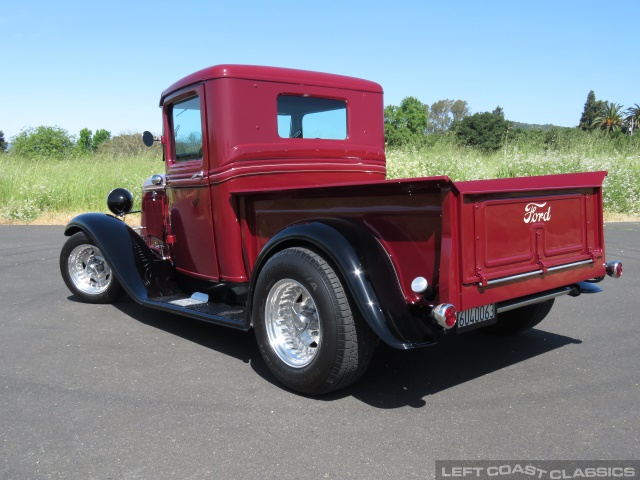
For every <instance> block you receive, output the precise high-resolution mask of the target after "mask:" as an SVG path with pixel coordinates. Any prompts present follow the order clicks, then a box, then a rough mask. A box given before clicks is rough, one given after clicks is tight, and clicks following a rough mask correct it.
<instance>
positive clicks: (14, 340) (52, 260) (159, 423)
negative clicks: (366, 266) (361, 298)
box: [0, 223, 640, 480]
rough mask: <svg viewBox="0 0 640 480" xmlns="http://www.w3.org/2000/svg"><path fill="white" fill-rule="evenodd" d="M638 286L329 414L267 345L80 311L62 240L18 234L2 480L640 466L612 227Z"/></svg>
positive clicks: (634, 359) (487, 341)
mask: <svg viewBox="0 0 640 480" xmlns="http://www.w3.org/2000/svg"><path fill="white" fill-rule="evenodd" d="M605 236H606V244H607V259H609V260H610V259H620V260H622V261H623V264H624V275H623V277H622V278H621V279H619V280H613V279H609V278H607V279H606V280H605V281H604V282H603V283H601V284H600V286H601V287H602V288H603V289H604V292H602V293H598V294H595V295H582V296H580V297H578V298H568V297H567V298H561V299H558V300H557V301H556V305H555V306H554V308H553V310H552V312H551V314H550V315H549V317H548V318H547V319H546V320H545V321H544V322H542V323H541V324H540V325H539V326H538V327H537V328H536V329H534V330H531V331H529V332H527V333H524V334H521V335H518V336H516V337H510V338H497V337H492V336H489V335H484V334H482V333H479V332H470V333H468V334H465V335H460V336H458V337H457V338H452V339H449V340H447V341H446V342H444V343H442V344H440V345H438V346H435V347H431V348H428V349H423V350H419V351H411V352H402V351H395V350H392V349H389V348H386V347H380V348H379V349H378V351H377V352H376V355H375V357H374V360H373V363H372V365H371V367H370V368H369V370H368V371H367V373H366V374H365V376H364V377H363V378H362V379H361V380H360V382H358V383H357V384H355V385H353V386H352V387H350V388H348V389H346V390H343V391H340V392H337V393H334V394H331V395H329V396H325V397H321V398H308V397H305V396H301V395H298V394H295V393H292V392H290V391H288V390H286V389H284V388H283V387H281V386H280V385H279V384H278V383H276V382H275V380H274V379H273V377H272V376H271V374H270V373H269V371H268V370H267V368H266V366H265V364H264V362H263V361H262V358H261V357H260V353H259V351H258V348H257V346H256V342H255V339H254V337H253V334H252V332H249V333H241V332H236V331H232V330H228V329H225V328H222V327H216V326H212V325H208V324H205V323H200V322H197V321H193V320H190V319H185V318H182V317H177V316H174V315H170V314H166V313H162V312H157V311H152V310H148V309H145V308H143V307H140V306H138V305H137V304H136V303H134V302H132V301H131V300H129V299H123V300H122V301H120V302H118V303H116V304H114V305H101V306H96V305H87V304H83V303H79V302H78V301H77V300H76V299H75V297H73V296H71V294H70V293H69V291H68V290H67V289H66V287H65V285H64V283H63V282H62V279H61V277H60V274H59V270H58V255H59V252H60V248H61V246H62V244H63V242H64V240H65V237H64V236H63V228H62V227H45V226H40V227H36V226H0V479H3V480H4V479H11V480H14V479H16V480H17V479H29V480H32V479H49V478H56V479H58V478H61V479H82V480H86V479H153V480H156V479H165V478H167V479H169V478H175V479H181V480H182V479H263V478H264V479H269V478H274V479H302V478H306V479H316V478H317V479H323V478H330V479H350V478H353V479H379V478H430V477H432V476H433V475H434V468H435V461H436V460H445V459H469V460H471V459H486V460H495V459H520V460H523V459H524V460H534V459H536V460H542V459H545V460H549V459H557V460H574V459H585V460H596V459H608V460H614V459H618V460H638V459H640V347H639V345H640V320H639V314H640V288H639V287H638V285H639V280H640V223H612V224H607V225H606V227H605Z"/></svg>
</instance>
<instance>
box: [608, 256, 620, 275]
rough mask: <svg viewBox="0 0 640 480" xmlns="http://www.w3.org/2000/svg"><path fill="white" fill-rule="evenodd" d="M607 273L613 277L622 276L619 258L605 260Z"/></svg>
mask: <svg viewBox="0 0 640 480" xmlns="http://www.w3.org/2000/svg"><path fill="white" fill-rule="evenodd" d="M607 275H609V276H610V277H613V278H620V277H621V276H622V262H621V261H619V260H612V261H610V262H607Z"/></svg>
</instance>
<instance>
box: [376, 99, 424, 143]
mask: <svg viewBox="0 0 640 480" xmlns="http://www.w3.org/2000/svg"><path fill="white" fill-rule="evenodd" d="M426 128H427V111H426V109H425V106H424V105H423V104H422V102H420V100H418V99H417V98H415V97H406V98H405V99H404V100H402V103H401V104H400V106H399V107H397V106H395V105H389V106H387V107H385V109H384V129H385V131H384V136H385V142H386V143H387V144H388V145H406V144H408V143H414V142H419V141H421V140H422V139H423V138H424V133H425V130H426Z"/></svg>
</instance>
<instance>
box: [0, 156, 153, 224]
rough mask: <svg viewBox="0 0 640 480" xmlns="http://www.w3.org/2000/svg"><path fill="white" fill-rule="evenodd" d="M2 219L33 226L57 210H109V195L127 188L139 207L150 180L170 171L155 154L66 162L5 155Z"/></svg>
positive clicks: (0, 179)
mask: <svg viewBox="0 0 640 480" xmlns="http://www.w3.org/2000/svg"><path fill="white" fill-rule="evenodd" d="M0 165H1V168H0V220H3V221H10V222H11V221H15V222H31V221H33V220H35V219H37V218H38V217H40V216H41V215H46V214H48V213H56V212H81V211H100V212H103V211H105V210H106V198H107V194H108V193H109V192H110V191H111V190H112V189H114V188H116V187H124V188H127V189H128V190H129V191H131V193H132V194H133V195H134V199H135V202H136V203H135V205H136V207H139V205H140V197H141V192H142V189H141V186H142V182H143V181H144V179H145V178H147V177H149V176H151V175H153V174H154V173H158V172H162V171H164V164H163V163H162V160H159V159H158V158H157V157H153V156H139V157H124V156H115V155H93V156H90V157H77V158H64V159H44V158H39V159H30V158H20V157H16V156H14V155H2V156H0Z"/></svg>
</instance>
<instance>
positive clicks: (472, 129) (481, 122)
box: [452, 107, 509, 151]
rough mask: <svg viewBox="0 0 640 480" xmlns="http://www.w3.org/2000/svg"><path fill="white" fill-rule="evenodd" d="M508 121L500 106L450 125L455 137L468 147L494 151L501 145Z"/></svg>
mask: <svg viewBox="0 0 640 480" xmlns="http://www.w3.org/2000/svg"><path fill="white" fill-rule="evenodd" d="M508 128H509V122H508V121H507V120H505V118H504V114H503V113H502V109H501V108H500V107H498V108H496V109H495V110H494V111H493V113H489V112H484V113H475V114H473V115H471V116H468V117H465V118H463V119H462V120H460V121H459V122H456V123H455V124H454V126H453V127H452V129H453V131H454V132H455V135H456V137H457V138H458V139H459V140H460V141H461V142H462V143H464V144H465V145H467V146H469V147H474V148H478V149H480V150H485V151H495V150H498V149H499V148H500V147H501V146H502V142H503V139H504V137H505V136H506V134H507V130H508Z"/></svg>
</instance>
